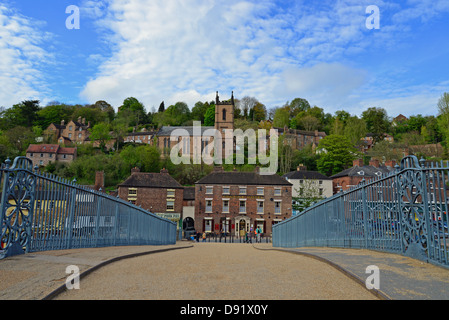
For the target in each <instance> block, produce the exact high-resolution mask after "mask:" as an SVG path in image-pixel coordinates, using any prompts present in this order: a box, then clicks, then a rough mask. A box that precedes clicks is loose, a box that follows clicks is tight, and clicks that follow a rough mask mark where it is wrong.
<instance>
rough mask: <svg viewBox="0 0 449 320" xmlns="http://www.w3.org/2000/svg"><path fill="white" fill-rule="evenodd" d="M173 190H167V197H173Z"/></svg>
mask: <svg viewBox="0 0 449 320" xmlns="http://www.w3.org/2000/svg"><path fill="white" fill-rule="evenodd" d="M174 197H175V190H167V198H174Z"/></svg>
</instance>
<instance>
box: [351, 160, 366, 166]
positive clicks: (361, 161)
mask: <svg viewBox="0 0 449 320" xmlns="http://www.w3.org/2000/svg"><path fill="white" fill-rule="evenodd" d="M363 165H364V164H363V159H356V160H354V161H353V162H352V166H353V167H363Z"/></svg>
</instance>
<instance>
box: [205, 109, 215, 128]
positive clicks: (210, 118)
mask: <svg viewBox="0 0 449 320" xmlns="http://www.w3.org/2000/svg"><path fill="white" fill-rule="evenodd" d="M204 125H205V126H206V127H213V126H215V104H212V105H211V106H210V107H209V109H207V111H206V114H205V115H204Z"/></svg>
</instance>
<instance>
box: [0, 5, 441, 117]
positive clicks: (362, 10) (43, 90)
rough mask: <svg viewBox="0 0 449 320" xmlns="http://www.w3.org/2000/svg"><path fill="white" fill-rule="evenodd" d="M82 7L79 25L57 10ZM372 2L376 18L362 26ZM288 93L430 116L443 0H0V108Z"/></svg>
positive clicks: (265, 98) (271, 102)
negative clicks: (30, 102) (374, 24)
mask: <svg viewBox="0 0 449 320" xmlns="http://www.w3.org/2000/svg"><path fill="white" fill-rule="evenodd" d="M69 5H76V6H77V7H79V8H80V29H74V30H69V29H67V28H66V19H67V18H68V17H69V14H67V13H66V8H67V6H69ZM370 5H375V6H377V7H378V8H379V12H380V28H379V29H367V27H366V20H367V18H368V17H369V16H370V14H367V13H366V8H367V7H368V6H370ZM217 90H218V91H219V92H220V96H221V97H222V98H223V99H226V98H229V97H230V93H231V91H234V94H235V96H236V98H243V97H244V96H252V97H256V98H257V99H258V100H259V101H261V102H262V103H264V104H265V105H266V106H267V107H268V108H273V107H277V106H282V105H283V104H285V103H286V102H288V101H291V100H293V99H294V98H297V97H301V98H305V99H307V100H308V101H309V102H310V104H311V105H317V106H319V107H321V108H323V109H324V110H325V112H329V113H335V111H338V110H346V111H349V112H350V113H352V114H356V115H360V114H361V112H362V111H364V110H366V109H367V108H368V107H382V108H385V109H386V110H387V112H388V115H389V116H392V117H394V116H397V115H398V114H399V113H402V114H404V115H407V116H410V115H416V114H422V115H436V114H437V112H438V111H437V107H436V104H437V101H438V99H439V97H441V95H442V94H443V93H444V92H449V1H448V0H434V1H430V0H421V1H418V0H407V1H388V0H336V1H335V0H328V1H326V0H324V1H287V0H286V1H272V0H259V1H250V0H248V1H240V0H222V1H219V0H163V1H162V0H100V1H92V0H3V1H2V2H1V3H0V106H3V107H6V108H8V107H10V106H12V105H13V104H16V103H18V102H20V101H22V100H26V99H38V100H40V101H41V104H42V105H46V104H47V103H48V102H50V101H55V100H56V101H60V102H65V103H81V104H84V103H94V102H95V101H98V100H105V101H107V102H109V103H110V104H111V105H113V106H114V107H115V108H117V107H119V106H120V105H121V103H122V102H123V100H124V99H126V98H127V97H130V96H133V97H136V98H137V99H139V100H140V101H142V102H143V103H144V105H145V106H146V108H147V110H148V111H150V110H151V109H152V108H153V107H154V108H157V107H158V106H159V104H160V103H161V101H165V104H166V105H170V104H174V103H176V102H177V101H185V102H186V103H188V105H189V106H190V107H193V105H194V103H195V102H196V101H207V100H212V99H213V98H214V96H215V91H217Z"/></svg>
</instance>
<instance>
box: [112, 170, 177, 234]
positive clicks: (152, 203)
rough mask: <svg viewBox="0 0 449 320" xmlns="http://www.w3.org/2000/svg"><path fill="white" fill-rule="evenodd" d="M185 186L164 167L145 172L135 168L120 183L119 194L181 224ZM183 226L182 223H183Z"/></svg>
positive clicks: (122, 197) (124, 198)
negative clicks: (156, 170) (157, 170)
mask: <svg viewBox="0 0 449 320" xmlns="http://www.w3.org/2000/svg"><path fill="white" fill-rule="evenodd" d="M183 194H184V188H183V187H182V186H181V185H180V184H179V183H178V182H177V181H176V180H175V179H173V178H172V177H171V176H170V175H169V174H168V170H166V169H162V170H161V172H160V173H144V172H140V170H139V169H138V168H134V169H133V170H132V172H131V176H130V177H128V179H126V180H125V181H124V182H123V183H121V184H119V185H118V196H119V197H120V198H121V199H123V200H126V201H129V202H132V203H134V204H136V205H138V206H141V207H142V208H143V209H145V210H148V211H150V212H152V213H155V214H157V215H158V216H161V217H163V218H166V219H169V220H172V221H174V222H176V223H177V224H178V227H179V226H180V223H181V222H180V219H181V214H182V207H183ZM181 227H182V225H181Z"/></svg>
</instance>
